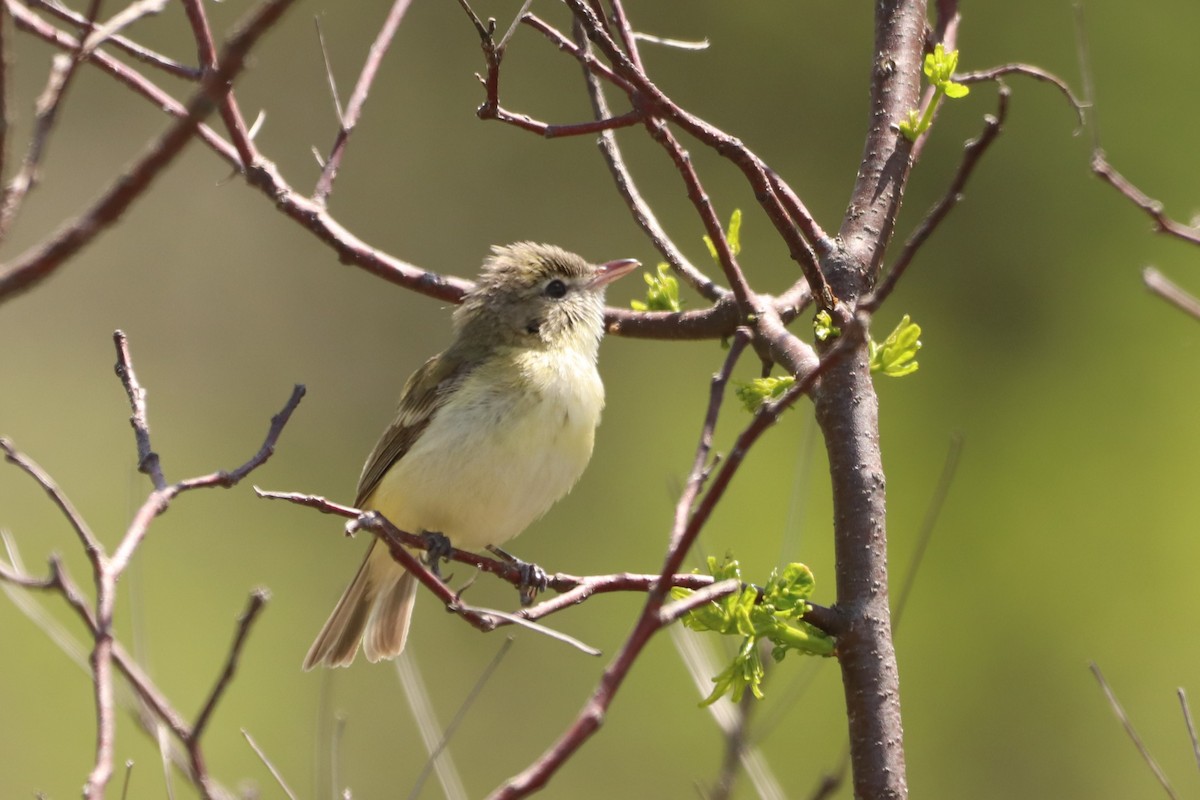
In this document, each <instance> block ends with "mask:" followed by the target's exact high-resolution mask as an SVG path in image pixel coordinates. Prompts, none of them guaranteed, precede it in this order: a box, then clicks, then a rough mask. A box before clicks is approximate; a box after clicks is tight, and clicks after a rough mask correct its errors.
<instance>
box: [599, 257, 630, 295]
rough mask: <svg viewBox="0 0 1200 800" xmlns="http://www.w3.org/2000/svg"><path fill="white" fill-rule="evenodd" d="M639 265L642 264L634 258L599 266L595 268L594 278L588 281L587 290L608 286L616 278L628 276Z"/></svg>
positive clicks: (621, 259)
mask: <svg viewBox="0 0 1200 800" xmlns="http://www.w3.org/2000/svg"><path fill="white" fill-rule="evenodd" d="M641 265H642V263H641V262H640V261H638V260H637V259H635V258H620V259H617V260H616V261H609V262H608V263H606V264H599V265H597V266H596V276H595V277H594V278H592V279H591V280H590V281H588V288H589V289H600V288H603V287H605V286H608V285H609V284H610V283H612V282H613V281H615V280H616V279H617V278H620V277H621V276H622V275H628V274H629V273H630V272H633V271H634V270H635V269H637V268H638V267H640V266H641Z"/></svg>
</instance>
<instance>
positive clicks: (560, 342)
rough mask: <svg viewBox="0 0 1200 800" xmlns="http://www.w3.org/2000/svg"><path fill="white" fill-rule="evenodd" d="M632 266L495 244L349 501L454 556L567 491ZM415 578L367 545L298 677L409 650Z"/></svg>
mask: <svg viewBox="0 0 1200 800" xmlns="http://www.w3.org/2000/svg"><path fill="white" fill-rule="evenodd" d="M637 266H638V262H637V261H634V260H631V259H622V260H619V261H610V262H608V263H606V264H591V263H589V262H588V261H586V260H584V259H583V258H581V257H579V256H577V255H575V254H574V253H569V252H567V251H565V250H562V249H561V248H558V247H554V246H552V245H547V244H534V243H532V242H519V243H517V244H512V245H509V246H507V247H494V248H492V254H491V256H490V257H489V258H488V259H487V260H486V261H485V262H484V265H483V272H482V273H481V274H480V276H479V279H478V281H477V282H476V284H475V287H474V288H473V289H472V290H471V291H470V292H468V293H467V295H466V297H464V298H463V303H462V305H461V306H459V307H458V308H457V309H456V310H455V312H454V340H453V342H452V343H451V344H450V346H449V347H448V348H447V349H446V350H445V352H443V353H441V354H439V355H436V356H434V357H433V358H431V359H429V360H428V361H426V362H425V364H424V365H423V366H422V367H421V368H420V369H418V370H417V371H416V372H414V373H413V374H412V376H411V377H410V378H409V379H408V381H407V382H406V383H405V385H404V390H403V392H402V393H401V395H400V403H399V406H398V408H397V409H396V417H395V419H394V420H392V423H391V424H390V425H388V427H387V430H385V431H384V432H383V436H382V437H381V438H380V439H379V442H378V443H377V444H376V445H375V449H374V450H373V451H372V452H371V455H370V457H369V458H368V459H367V463H366V465H365V466H364V467H363V471H362V475H361V476H360V477H359V479H358V495H357V500H356V501H355V505H357V506H358V507H359V508H362V509H371V510H375V511H378V512H380V513H382V514H383V515H384V516H385V517H387V518H388V520H390V521H391V522H392V524H394V525H395V526H396V527H398V528H400V529H401V530H405V531H409V532H411V533H430V534H442V535H443V536H445V537H446V538H447V539H448V540H449V541H450V543H451V544H452V545H453V546H455V547H457V548H460V549H468V550H476V549H480V548H483V547H487V546H497V545H500V544H503V543H504V542H506V541H508V540H509V539H511V538H512V537H514V536H516V535H517V534H519V533H521V531H523V530H524V529H525V528H526V527H528V526H529V524H530V523H532V522H533V521H534V520H536V519H538V518H539V517H541V516H542V515H543V514H545V513H546V511H547V510H549V508H550V507H551V506H552V505H554V503H555V502H557V501H558V500H559V499H560V498H561V497H562V496H563V495H565V494H566V493H567V492H568V491H570V490H571V487H572V486H574V485H575V482H576V481H577V480H578V479H579V476H580V475H581V474H582V473H583V470H584V467H586V466H587V462H588V460H589V459H590V458H591V455H592V443H593V440H594V437H595V431H596V426H597V425H598V424H599V423H600V412H601V410H602V409H603V407H604V384H603V383H601V381H600V375H599V373H598V372H597V371H596V355H597V352H598V350H599V347H600V339H601V337H602V336H603V335H604V290H605V287H606V286H608V284H610V283H611V282H613V281H615V280H616V279H617V278H620V277H621V276H622V275H625V274H627V273H629V272H631V271H632V270H633V269H634V268H635V267H637ZM416 589H417V580H416V579H415V578H414V577H413V576H412V575H411V574H410V573H409V572H408V571H407V570H405V569H404V568H403V567H402V566H400V565H399V564H398V563H396V561H395V560H393V559H392V557H391V554H390V553H389V552H388V549H387V547H385V546H383V545H381V544H380V543H379V542H378V541H372V543H371V549H370V550H369V551H368V552H367V557H366V559H365V560H364V561H363V563H362V566H361V567H359V569H358V574H357V575H355V576H354V580H353V581H351V582H350V585H349V586H348V587H347V588H346V591H345V592H344V593H343V594H342V599H341V600H339V601H338V604H337V606H336V607H335V608H334V609H333V613H332V614H330V616H329V619H328V621H326V623H325V626H324V627H323V628H322V629H321V632H320V633H319V634H318V635H317V639H316V641H315V642H313V645H312V647H311V648H310V649H309V651H308V655H307V656H306V657H305V659H304V669H305V670H310V669H312V668H313V667H315V666H317V665H323V666H328V667H344V666H349V665H350V664H351V663H352V662H353V661H354V657H355V656H356V655H357V654H358V647H359V643H360V642H361V643H362V648H363V652H364V653H366V656H367V660H368V661H379V660H381V659H385V658H395V657H396V656H398V655H399V654H400V652H401V651H402V650H403V649H404V642H405V640H406V639H407V637H408V626H409V620H410V619H411V617H412V611H413V602H414V600H415V599H416Z"/></svg>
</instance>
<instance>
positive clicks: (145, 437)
mask: <svg viewBox="0 0 1200 800" xmlns="http://www.w3.org/2000/svg"><path fill="white" fill-rule="evenodd" d="M113 343H114V344H116V347H117V366H116V372H117V377H118V378H120V379H121V385H122V386H124V387H125V394H126V395H127V396H128V397H129V406H130V409H131V411H132V413H131V414H130V416H129V424H130V425H131V426H133V433H134V438H135V439H136V441H137V455H138V472H141V473H143V474H145V475H149V476H150V480H151V482H152V483H153V484H154V488H155V489H163V488H165V487H166V485H167V479H166V477H164V475H163V470H162V462H161V459H160V458H159V457H158V453H156V452H154V448H153V447H151V446H150V422H149V420H147V418H146V390H145V389H143V388H142V385H141V384H140V383H138V379H137V375H136V374H135V373H134V371H133V359H132V357H131V356H130V355H129V340H128V338H127V337H126V336H125V332H124V331H122V330H117V331H114V332H113Z"/></svg>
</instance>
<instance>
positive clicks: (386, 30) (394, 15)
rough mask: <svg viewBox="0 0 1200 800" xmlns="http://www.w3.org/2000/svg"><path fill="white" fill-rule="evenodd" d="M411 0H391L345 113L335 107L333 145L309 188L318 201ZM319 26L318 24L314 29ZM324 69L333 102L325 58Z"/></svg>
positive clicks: (323, 196) (330, 188)
mask: <svg viewBox="0 0 1200 800" xmlns="http://www.w3.org/2000/svg"><path fill="white" fill-rule="evenodd" d="M411 1H412V0H395V2H393V3H392V8H391V10H390V11H389V12H388V15H387V18H386V19H384V21H383V27H381V28H380V29H379V33H378V34H377V35H376V36H375V41H374V42H372V43H371V49H370V51H369V52H368V53H367V60H366V62H365V63H364V64H363V68H362V71H361V72H360V73H359V75H358V82H357V83H355V84H354V93H353V94H351V95H350V103H349V105H347V106H346V113H345V114H344V115H343V114H342V111H341V108H340V107H339V108H338V122H339V124H340V127H339V128H338V132H337V136H336V137H335V138H334V141H333V147H332V148H330V150H329V158H327V159H325V165H324V167H323V168H322V169H321V177H320V178H318V179H317V186H316V189H315V190H314V191H313V198H312V199H313V200H314V201H316V202H317V203H319V204H321V205H325V203H326V202H328V200H329V193H330V192H331V191H333V181H334V179H335V178H336V177H337V171H338V168H339V167H340V166H341V164H342V156H343V154H344V153H345V152H346V141H347V140H348V139H349V138H350V134H351V132H353V131H354V127H355V126H356V125H358V119H359V117H361V116H362V110H363V106H364V105H366V102H367V95H368V94H369V93H370V91H371V85H372V84H373V83H374V82H375V75H376V73H378V72H379V65H380V64H381V63H383V57H384V55H385V54H386V53H387V51H388V48H389V47H391V44H392V40H393V39H394V38H395V37H396V31H397V30H398V29H399V28H400V21H401V20H403V19H404V13H405V12H406V11H408V7H409V5H410V4H411ZM319 30H320V28H319V27H318V31H319ZM324 50H325V48H324V42H323V41H322V45H321V51H322V52H324ZM325 64H326V71H327V72H328V74H329V80H330V86H331V89H332V91H333V92H334V102H335V103H337V87H336V86H333V71H332V70H330V69H329V61H328V59H326V62H325Z"/></svg>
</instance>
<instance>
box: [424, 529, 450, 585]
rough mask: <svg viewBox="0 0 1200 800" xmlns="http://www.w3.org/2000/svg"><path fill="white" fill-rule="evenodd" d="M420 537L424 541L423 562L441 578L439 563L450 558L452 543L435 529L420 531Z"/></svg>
mask: <svg viewBox="0 0 1200 800" xmlns="http://www.w3.org/2000/svg"><path fill="white" fill-rule="evenodd" d="M421 539H422V540H424V542H425V563H426V565H428V566H429V571H430V572H432V573H433V574H434V575H436V576H437V577H439V578H441V577H442V573H441V563H442V562H443V561H449V560H450V553H451V551H453V550H454V545H452V544H450V540H449V539H447V538H446V536H445V535H444V534H441V533H438V532H437V531H421Z"/></svg>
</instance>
